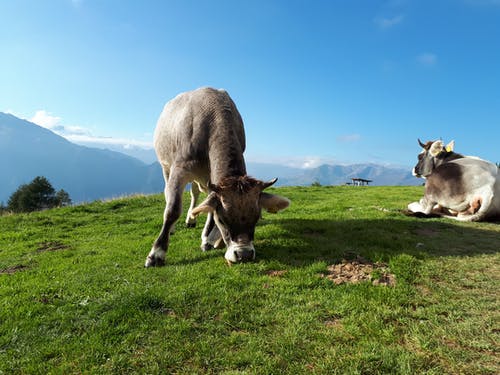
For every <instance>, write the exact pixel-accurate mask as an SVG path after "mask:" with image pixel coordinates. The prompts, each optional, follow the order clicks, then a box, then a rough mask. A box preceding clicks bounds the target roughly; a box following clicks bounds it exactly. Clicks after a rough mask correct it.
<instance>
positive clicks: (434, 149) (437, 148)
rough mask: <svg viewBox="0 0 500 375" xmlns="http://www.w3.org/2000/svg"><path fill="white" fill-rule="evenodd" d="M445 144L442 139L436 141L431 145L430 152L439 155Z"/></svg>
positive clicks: (432, 154)
mask: <svg viewBox="0 0 500 375" xmlns="http://www.w3.org/2000/svg"><path fill="white" fill-rule="evenodd" d="M443 149H444V145H443V142H442V141H436V142H434V143H433V144H432V145H431V148H430V149H429V153H430V154H431V156H438V155H439V154H440V153H441V151H443Z"/></svg>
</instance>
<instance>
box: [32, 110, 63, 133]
mask: <svg viewBox="0 0 500 375" xmlns="http://www.w3.org/2000/svg"><path fill="white" fill-rule="evenodd" d="M29 121H31V122H33V123H35V124H37V125H40V126H42V127H44V128H47V129H52V128H54V127H56V126H57V125H58V124H59V123H60V122H61V118H60V117H57V116H53V115H52V114H50V113H48V112H47V111H45V110H43V109H42V110H39V111H36V112H35V115H34V116H33V117H32V118H30V120H29Z"/></svg>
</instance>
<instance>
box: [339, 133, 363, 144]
mask: <svg viewBox="0 0 500 375" xmlns="http://www.w3.org/2000/svg"><path fill="white" fill-rule="evenodd" d="M360 139H361V136H360V135H359V134H343V135H339V136H338V137H337V142H340V143H353V142H358V141H359V140H360Z"/></svg>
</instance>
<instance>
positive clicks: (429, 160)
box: [413, 139, 455, 178]
mask: <svg viewBox="0 0 500 375" xmlns="http://www.w3.org/2000/svg"><path fill="white" fill-rule="evenodd" d="M418 144H419V145H420V146H421V147H422V152H421V153H420V154H419V155H418V162H417V165H415V167H414V168H413V175H414V176H416V177H424V178H425V177H427V176H429V175H430V174H431V173H432V171H433V170H434V169H435V168H436V167H437V166H439V165H440V164H442V163H443V162H445V161H446V160H447V159H448V157H449V156H450V155H451V154H453V147H454V146H455V141H451V142H450V143H448V144H447V145H446V146H445V145H444V143H443V142H442V141H429V142H427V143H425V144H424V143H422V142H421V141H420V139H419V140H418Z"/></svg>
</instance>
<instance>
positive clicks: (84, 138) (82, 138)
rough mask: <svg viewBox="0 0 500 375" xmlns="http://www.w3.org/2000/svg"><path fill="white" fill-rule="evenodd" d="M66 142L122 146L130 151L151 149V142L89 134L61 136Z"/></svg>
mask: <svg viewBox="0 0 500 375" xmlns="http://www.w3.org/2000/svg"><path fill="white" fill-rule="evenodd" d="M63 137H64V138H66V139H67V140H69V141H71V142H74V143H79V144H90V143H94V144H100V145H114V146H123V148H125V149H132V148H135V147H139V148H145V149H150V148H153V142H150V141H141V140H137V139H131V138H115V137H98V136H93V135H91V134H89V135H87V134H68V135H63Z"/></svg>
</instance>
